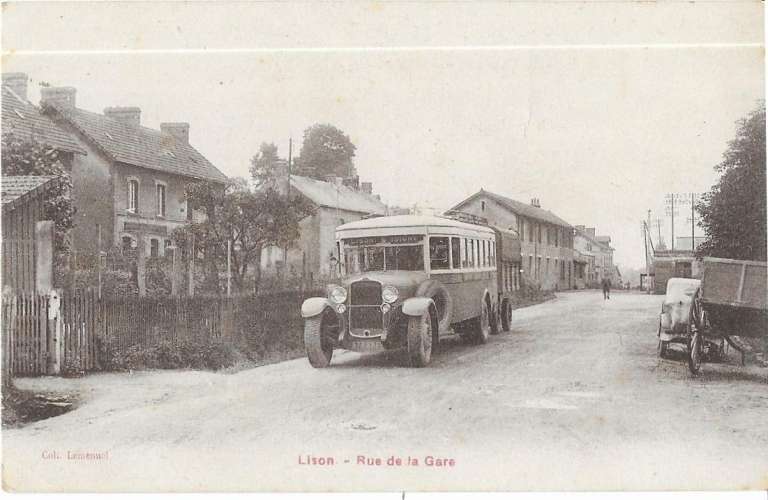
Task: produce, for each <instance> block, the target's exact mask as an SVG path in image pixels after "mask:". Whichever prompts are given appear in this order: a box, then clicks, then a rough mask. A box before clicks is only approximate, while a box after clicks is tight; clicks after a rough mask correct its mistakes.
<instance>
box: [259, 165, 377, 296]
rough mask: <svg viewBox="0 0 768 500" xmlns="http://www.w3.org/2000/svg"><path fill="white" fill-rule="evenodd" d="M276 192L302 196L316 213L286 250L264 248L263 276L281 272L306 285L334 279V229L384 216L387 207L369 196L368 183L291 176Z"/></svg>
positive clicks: (336, 257)
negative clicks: (297, 238) (370, 217)
mask: <svg viewBox="0 0 768 500" xmlns="http://www.w3.org/2000/svg"><path fill="white" fill-rule="evenodd" d="M278 189H279V190H280V191H281V192H284V193H286V194H287V195H288V196H290V197H291V198H296V197H302V198H304V199H305V200H306V201H308V202H310V203H311V204H312V205H313V206H314V207H315V214H314V215H310V216H308V217H306V218H305V219H304V220H302V221H301V222H300V223H299V227H300V232H301V237H300V238H299V240H298V241H297V242H295V243H294V244H293V245H292V246H291V247H290V248H289V249H287V250H286V249H282V248H278V247H270V248H268V249H265V251H264V252H263V254H262V260H261V269H262V273H263V275H265V276H269V275H275V274H278V273H281V274H282V275H283V276H285V277H288V278H301V279H302V281H305V282H317V281H322V280H325V279H329V278H333V277H335V276H336V275H337V272H338V267H337V262H338V260H337V259H338V255H337V251H336V236H335V233H336V227H337V226H340V225H341V224H345V223H347V222H352V221H356V220H360V219H362V218H363V217H366V216H370V215H386V214H387V206H386V205H385V204H384V203H382V202H381V200H380V199H379V197H378V196H374V195H373V194H372V191H373V186H372V185H371V183H367V182H363V183H359V184H358V183H357V182H350V181H349V180H345V179H342V178H333V179H329V180H328V181H321V180H318V179H314V178H311V177H305V176H300V175H290V176H285V177H284V178H283V179H281V181H280V182H279V188H278Z"/></svg>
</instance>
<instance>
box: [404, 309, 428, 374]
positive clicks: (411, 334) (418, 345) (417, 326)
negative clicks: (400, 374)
mask: <svg viewBox="0 0 768 500" xmlns="http://www.w3.org/2000/svg"><path fill="white" fill-rule="evenodd" d="M407 344H408V345H407V348H408V364H410V365H411V366H414V367H418V368H421V367H424V366H427V365H428V364H429V361H430V360H431V359H432V317H431V316H430V314H429V313H428V312H425V313H424V314H422V315H421V316H414V317H411V318H409V319H408V335H407Z"/></svg>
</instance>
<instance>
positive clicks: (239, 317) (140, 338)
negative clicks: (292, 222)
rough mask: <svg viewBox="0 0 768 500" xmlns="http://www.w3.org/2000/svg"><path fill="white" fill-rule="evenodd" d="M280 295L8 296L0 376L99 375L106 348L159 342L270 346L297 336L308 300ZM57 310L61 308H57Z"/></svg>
mask: <svg viewBox="0 0 768 500" xmlns="http://www.w3.org/2000/svg"><path fill="white" fill-rule="evenodd" d="M319 293H323V291H321V290H315V291H308V292H304V293H302V292H282V293H275V294H271V295H264V296H256V297H236V298H226V297H191V298H190V297H183V298H164V299H157V298H148V297H126V298H119V299H116V298H109V299H106V298H105V299H101V300H99V299H98V298H97V297H96V294H95V293H85V294H79V295H71V296H69V295H65V296H62V297H60V298H51V297H50V296H32V295H16V296H10V297H9V296H6V297H5V298H4V299H3V304H2V321H3V324H2V334H3V376H4V380H9V379H10V377H11V376H12V375H25V376H30V375H44V374H49V375H54V374H59V373H62V372H68V371H73V370H76V371H94V370H100V369H101V363H102V362H103V361H104V360H101V359H99V355H100V353H101V352H102V348H103V347H105V344H109V345H110V347H112V348H115V349H118V350H120V351H125V350H126V349H128V348H129V347H131V346H136V345H140V346H151V345H156V344H157V343H159V342H160V341H162V340H170V341H176V340H184V339H190V340H191V339H194V340H211V339H213V340H216V341H221V342H231V341H233V340H234V339H235V337H237V338H239V339H240V340H243V341H244V342H245V343H246V344H248V345H251V344H258V343H264V342H270V341H272V340H273V337H275V336H280V335H283V334H284V332H285V331H286V330H287V329H289V328H290V329H293V330H295V329H296V328H297V327H298V328H300V323H301V318H300V315H299V309H300V307H301V301H302V300H303V298H304V297H305V296H310V295H316V294H319ZM57 302H58V303H57Z"/></svg>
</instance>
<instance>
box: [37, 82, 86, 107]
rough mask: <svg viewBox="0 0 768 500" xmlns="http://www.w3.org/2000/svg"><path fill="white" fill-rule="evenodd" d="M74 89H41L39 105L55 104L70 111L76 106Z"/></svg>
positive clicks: (75, 90) (75, 91)
mask: <svg viewBox="0 0 768 500" xmlns="http://www.w3.org/2000/svg"><path fill="white" fill-rule="evenodd" d="M75 94H77V89H76V88H74V87H41V88H40V103H41V104H55V105H57V106H59V107H61V108H64V109H72V108H74V107H75V106H76V102H75Z"/></svg>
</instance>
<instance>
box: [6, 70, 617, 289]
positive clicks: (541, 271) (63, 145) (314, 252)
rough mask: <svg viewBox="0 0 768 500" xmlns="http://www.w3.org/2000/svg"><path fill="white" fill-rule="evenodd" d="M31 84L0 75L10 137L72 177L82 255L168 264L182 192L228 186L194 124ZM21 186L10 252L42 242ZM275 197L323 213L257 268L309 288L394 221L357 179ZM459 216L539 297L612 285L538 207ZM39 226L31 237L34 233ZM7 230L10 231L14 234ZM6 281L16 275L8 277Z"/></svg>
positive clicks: (185, 213)
mask: <svg viewBox="0 0 768 500" xmlns="http://www.w3.org/2000/svg"><path fill="white" fill-rule="evenodd" d="M28 81H29V80H28V77H27V75H25V74H23V73H4V74H3V105H2V127H3V131H4V132H12V133H13V134H15V135H17V136H19V138H21V139H35V140H37V141H38V142H43V143H46V144H50V145H51V146H53V147H54V148H56V150H57V151H58V152H59V156H60V158H61V160H62V162H63V163H64V165H65V167H66V168H67V169H68V170H69V171H70V172H71V177H72V183H73V189H72V195H73V198H74V200H75V203H76V207H77V214H76V219H75V228H74V230H73V231H72V234H71V244H72V248H73V250H74V251H75V252H86V253H96V252H99V251H101V250H103V249H104V248H107V247H109V246H120V247H123V248H133V249H135V248H140V249H141V250H142V251H143V252H144V254H146V255H148V256H163V255H164V254H165V253H166V249H168V247H170V246H171V245H172V242H171V239H170V235H171V233H172V231H173V230H174V229H175V228H176V227H179V226H180V225H183V224H186V223H188V222H190V221H194V220H200V218H201V217H203V215H202V214H200V213H195V212H194V211H193V210H191V209H190V207H189V206H188V205H187V202H186V199H185V196H184V189H185V186H186V184H188V183H189V182H191V181H199V180H205V181H209V182H213V183H218V184H221V185H222V186H223V185H224V183H225V182H226V181H227V177H226V176H225V175H224V174H223V173H222V172H221V170H219V169H218V168H217V167H216V166H214V165H213V164H212V163H211V162H210V161H209V160H208V159H207V158H205V156H203V155H202V154H201V153H200V152H199V151H198V150H197V149H195V148H194V146H193V145H192V144H190V141H189V131H190V125H189V124H188V123H186V122H181V121H173V122H165V123H161V124H160V129H159V130H155V129H151V128H148V127H146V126H144V125H142V122H141V109H140V108H139V107H135V106H112V107H107V108H105V109H104V110H103V112H102V113H96V112H93V111H88V110H84V109H81V108H79V107H78V106H77V92H76V89H74V88H72V87H42V88H41V101H40V104H39V105H35V104H33V103H31V102H30V101H29V99H28V92H27V91H28V89H27V82H28ZM173 118H178V117H173ZM19 182H20V183H16V184H14V180H13V179H8V178H4V179H3V183H2V184H3V226H4V229H3V240H4V244H5V242H8V244H9V245H11V244H12V243H11V242H13V241H16V240H18V241H22V240H24V241H33V240H34V239H35V231H29V230H25V231H26V232H25V233H24V234H21V233H20V232H19V231H21V230H17V229H14V228H16V227H17V226H19V227H21V226H23V225H25V224H26V225H27V226H29V224H30V220H29V219H24V218H23V217H21V218H19V217H16V218H15V219H14V213H15V212H16V211H17V210H18V207H20V206H21V205H23V204H20V203H18V202H14V203H13V204H11V200H12V196H11V192H10V191H6V186H11V185H14V186H16V187H15V188H14V189H15V190H16V191H14V194H13V196H14V197H15V198H13V199H17V198H19V196H20V194H19V193H18V191H19V189H24V188H19V186H26V187H28V188H29V190H30V193H32V192H34V193H37V195H36V196H38V197H39V194H40V192H42V191H43V190H44V187H45V185H47V184H46V183H48V182H50V180H48V179H36V180H33V179H27V180H26V181H24V182H21V180H20V181H19ZM276 187H277V188H278V189H279V190H280V191H281V192H283V193H285V194H286V196H290V197H294V198H296V197H301V198H303V199H304V200H305V201H308V202H309V203H311V204H313V205H314V206H315V208H316V211H315V214H314V215H312V216H309V217H307V218H305V219H304V220H303V221H301V224H300V228H301V237H300V239H299V241H297V242H296V243H294V244H293V245H292V246H291V247H290V248H277V247H274V248H269V249H267V250H266V251H265V252H264V253H263V256H262V262H261V267H262V270H263V272H264V273H266V274H270V273H273V274H282V275H284V276H296V277H301V278H302V279H304V280H309V281H319V280H323V279H325V278H330V277H333V275H334V274H335V273H336V272H337V270H338V265H337V264H338V262H337V260H336V259H337V257H336V255H335V248H336V246H335V241H334V230H335V228H336V227H337V226H338V225H340V224H344V223H346V222H351V221H354V220H359V219H361V218H363V217H368V216H371V215H388V214H391V213H393V209H392V208H390V207H388V206H387V205H386V204H384V203H383V202H382V201H381V199H380V198H379V197H378V196H376V195H374V194H373V186H372V185H371V184H370V183H366V182H362V183H361V182H359V178H357V177H353V178H339V177H334V178H328V179H325V180H318V179H314V178H311V177H307V176H303V175H295V174H294V175H290V174H289V172H288V170H287V168H284V171H283V172H282V174H281V175H279V176H278V181H277V186H276ZM34 198H35V196H30V197H29V199H30V200H32V199H34ZM452 210H454V211H461V212H465V213H469V214H473V215H476V216H478V217H482V218H484V219H486V220H487V221H488V222H489V223H490V224H493V225H495V226H497V227H500V228H504V229H508V230H511V231H513V232H515V233H517V235H518V238H519V240H520V256H519V259H518V263H517V264H516V267H515V268H514V270H513V271H514V275H515V276H518V274H521V275H524V276H525V277H526V278H528V279H529V280H530V281H532V282H535V283H539V284H540V285H541V286H542V288H545V289H560V290H562V289H571V288H584V287H587V286H593V285H595V284H597V283H599V282H600V281H601V280H602V279H603V278H608V279H611V280H612V281H614V282H615V281H616V268H615V266H614V265H613V248H611V246H610V244H611V241H610V237H609V236H598V235H596V234H595V229H594V228H585V227H584V226H575V227H574V226H571V225H570V224H569V223H568V222H566V221H565V220H564V219H562V218H560V217H559V216H557V215H555V214H554V213H552V212H551V211H549V210H545V209H543V208H542V207H541V206H540V203H539V201H538V200H537V199H533V200H531V202H530V203H523V202H520V201H517V200H513V199H511V198H508V197H506V196H502V195H499V194H496V193H493V192H490V191H486V190H484V189H481V190H480V191H478V192H477V193H475V194H473V195H472V196H470V197H468V198H467V199H465V200H463V201H460V202H459V203H457V204H456V205H455V206H454V207H452ZM17 213H21V212H17ZM16 219H18V221H17V220H16ZM6 221H8V223H7V224H6ZM14 221H15V222H14ZM37 222H40V221H33V224H32V226H29V227H32V228H34V227H35V226H34V224H36V223H37ZM6 228H8V230H9V231H10V232H8V233H7V234H6ZM14 231H16V232H18V233H19V234H16V233H14ZM38 232H39V231H38ZM41 234H42V233H41ZM36 244H37V243H35V242H34V241H33V242H32V247H30V248H33V250H30V255H32V257H30V259H31V262H32V261H34V258H33V257H34V255H36V254H37V253H40V252H42V253H43V254H44V253H45V252H46V250H44V249H42V248H38V249H36V250H35V249H34V248H37V247H35V245H36ZM4 250H5V249H4ZM11 258H13V259H15V261H16V262H17V263H18V261H19V259H18V257H17V256H16V254H13V253H8V252H5V251H4V252H3V259H4V266H6V262H7V261H8V259H11ZM33 264H34V263H32V264H30V265H31V266H32V267H35V265H33ZM30 272H32V273H33V274H31V276H33V277H34V272H41V271H40V270H39V269H37V270H36V271H30ZM28 274H29V273H28ZM4 276H9V274H6V273H5V267H4ZM37 281H38V282H39V280H37ZM6 283H7V280H6ZM35 283H36V281H35V279H31V280H30V279H27V280H26V281H24V280H20V281H19V282H18V284H13V288H14V289H15V290H18V291H25V292H29V291H33V290H35V289H36V290H38V291H41V290H40V288H39V286H38V287H37V288H35V286H36V285H35ZM516 283H518V284H519V280H516ZM38 285H39V283H38Z"/></svg>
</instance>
